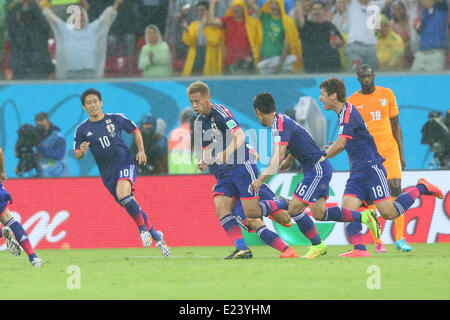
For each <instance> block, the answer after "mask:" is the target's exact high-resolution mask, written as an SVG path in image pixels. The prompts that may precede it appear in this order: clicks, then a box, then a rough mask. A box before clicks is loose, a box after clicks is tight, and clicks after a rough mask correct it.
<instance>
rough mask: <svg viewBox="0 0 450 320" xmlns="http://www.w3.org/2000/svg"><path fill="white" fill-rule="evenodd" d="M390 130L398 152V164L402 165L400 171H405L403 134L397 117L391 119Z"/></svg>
mask: <svg viewBox="0 0 450 320" xmlns="http://www.w3.org/2000/svg"><path fill="white" fill-rule="evenodd" d="M391 128H392V134H393V135H394V139H395V141H397V145H398V151H399V152H400V162H401V165H402V170H405V167H406V162H405V154H404V153H403V134H402V127H401V126H400V121H399V119H398V115H396V116H394V117H392V118H391Z"/></svg>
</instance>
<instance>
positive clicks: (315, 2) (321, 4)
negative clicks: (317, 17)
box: [312, 0, 325, 8]
mask: <svg viewBox="0 0 450 320" xmlns="http://www.w3.org/2000/svg"><path fill="white" fill-rule="evenodd" d="M315 4H320V6H321V7H322V8H325V6H324V5H323V3H322V2H320V1H317V0H316V1H314V2H313V4H312V6H314V5H315Z"/></svg>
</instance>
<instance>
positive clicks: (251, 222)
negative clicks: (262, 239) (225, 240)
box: [245, 218, 264, 230]
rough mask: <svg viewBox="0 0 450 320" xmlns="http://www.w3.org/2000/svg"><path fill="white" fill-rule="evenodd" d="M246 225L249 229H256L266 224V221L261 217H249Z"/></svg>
mask: <svg viewBox="0 0 450 320" xmlns="http://www.w3.org/2000/svg"><path fill="white" fill-rule="evenodd" d="M245 226H246V227H247V228H249V229H253V230H256V229H258V228H260V227H262V226H264V222H263V221H262V220H261V219H253V218H247V219H246V220H245Z"/></svg>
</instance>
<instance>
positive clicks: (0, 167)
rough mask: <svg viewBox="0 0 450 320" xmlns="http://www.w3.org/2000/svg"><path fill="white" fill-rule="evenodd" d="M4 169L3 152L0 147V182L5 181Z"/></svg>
mask: <svg viewBox="0 0 450 320" xmlns="http://www.w3.org/2000/svg"><path fill="white" fill-rule="evenodd" d="M6 180H7V178H6V171H5V154H4V153H3V149H2V148H0V182H6Z"/></svg>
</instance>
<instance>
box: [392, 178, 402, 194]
mask: <svg viewBox="0 0 450 320" xmlns="http://www.w3.org/2000/svg"><path fill="white" fill-rule="evenodd" d="M401 183H402V181H401V180H400V179H391V180H389V188H390V189H391V195H392V196H393V197H398V196H399V195H400V194H401V193H402V184H401Z"/></svg>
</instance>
